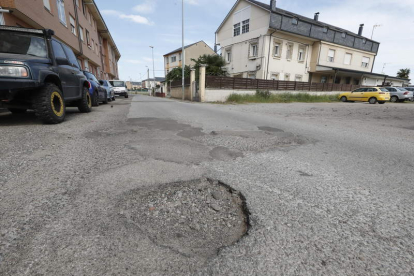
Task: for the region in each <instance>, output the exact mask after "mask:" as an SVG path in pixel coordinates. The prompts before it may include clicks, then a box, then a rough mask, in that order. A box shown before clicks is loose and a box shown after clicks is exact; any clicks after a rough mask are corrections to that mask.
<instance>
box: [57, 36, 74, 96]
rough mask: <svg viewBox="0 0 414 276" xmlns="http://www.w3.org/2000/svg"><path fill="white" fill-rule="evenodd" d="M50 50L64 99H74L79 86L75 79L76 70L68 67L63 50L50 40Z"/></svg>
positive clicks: (59, 44) (58, 43) (60, 45)
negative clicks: (51, 50) (51, 49)
mask: <svg viewBox="0 0 414 276" xmlns="http://www.w3.org/2000/svg"><path fill="white" fill-rule="evenodd" d="M52 48H53V52H54V55H55V60H56V63H57V67H58V74H59V77H60V81H61V83H62V89H63V91H62V92H63V95H64V98H65V99H71V98H75V97H77V96H78V95H77V94H78V91H77V90H78V89H79V85H78V84H77V82H78V78H77V77H76V70H75V68H73V66H72V65H70V64H71V63H70V61H69V59H68V57H67V56H66V53H65V51H64V50H63V47H62V44H61V43H60V42H58V41H56V40H52Z"/></svg>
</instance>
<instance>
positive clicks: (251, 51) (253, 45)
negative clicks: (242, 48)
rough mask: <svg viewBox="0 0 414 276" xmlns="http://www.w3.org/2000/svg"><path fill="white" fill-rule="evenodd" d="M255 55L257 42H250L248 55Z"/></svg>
mask: <svg viewBox="0 0 414 276" xmlns="http://www.w3.org/2000/svg"><path fill="white" fill-rule="evenodd" d="M257 56H258V47H257V44H250V53H249V57H257Z"/></svg>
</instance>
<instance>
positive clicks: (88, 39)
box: [86, 30, 91, 47]
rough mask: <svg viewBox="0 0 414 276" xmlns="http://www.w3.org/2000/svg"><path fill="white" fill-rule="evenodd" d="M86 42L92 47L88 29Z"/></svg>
mask: <svg viewBox="0 0 414 276" xmlns="http://www.w3.org/2000/svg"><path fill="white" fill-rule="evenodd" d="M86 43H87V44H88V47H91V38H90V36H89V31H88V30H86Z"/></svg>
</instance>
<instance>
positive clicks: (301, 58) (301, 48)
mask: <svg viewBox="0 0 414 276" xmlns="http://www.w3.org/2000/svg"><path fill="white" fill-rule="evenodd" d="M305 52H306V48H305V46H299V52H298V61H299V62H303V61H305Z"/></svg>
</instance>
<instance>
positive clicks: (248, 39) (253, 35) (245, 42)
mask: <svg viewBox="0 0 414 276" xmlns="http://www.w3.org/2000/svg"><path fill="white" fill-rule="evenodd" d="M357 28H358V26H356V29H357ZM362 34H363V24H361V25H360V26H359V30H358V33H353V32H351V31H348V30H344V29H341V28H338V27H335V26H332V25H329V24H326V23H323V22H321V21H319V13H317V14H315V17H314V18H313V19H310V18H307V17H303V16H301V15H298V14H294V13H291V12H288V11H285V10H282V9H279V8H277V2H276V0H269V4H264V3H262V2H258V1H255V0H238V1H237V2H236V3H235V5H234V6H233V8H232V9H231V11H230V12H229V14H228V15H227V17H226V18H225V19H224V21H223V23H222V24H221V25H220V26H219V28H218V30H217V32H216V44H217V45H216V47H217V46H219V47H220V49H221V50H220V51H221V55H222V56H223V57H224V59H225V60H226V62H227V66H226V70H227V72H228V74H229V75H230V76H233V77H241V78H254V79H255V78H258V79H268V80H271V79H274V80H285V81H302V82H318V83H319V82H322V83H337V84H354V85H372V84H371V83H375V84H378V83H381V84H382V83H383V82H386V81H387V78H388V81H395V82H396V83H399V82H398V78H395V77H389V76H386V75H380V74H373V73H372V71H373V67H374V62H375V57H376V56H377V53H378V49H379V46H380V44H379V43H378V42H376V41H373V40H371V39H369V38H366V37H364V36H363V35H362ZM379 79H380V81H378V80H379Z"/></svg>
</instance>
